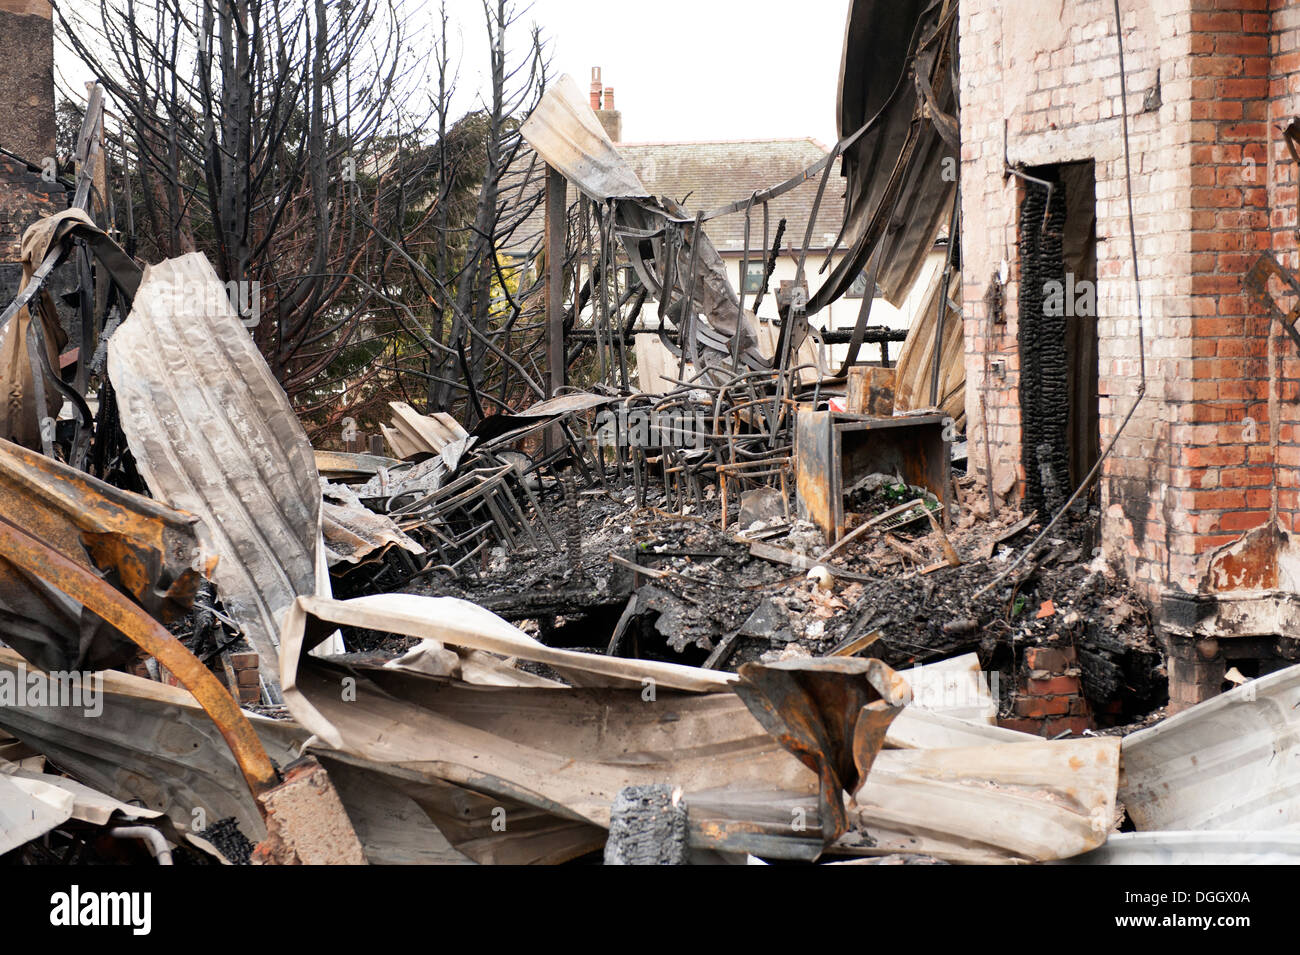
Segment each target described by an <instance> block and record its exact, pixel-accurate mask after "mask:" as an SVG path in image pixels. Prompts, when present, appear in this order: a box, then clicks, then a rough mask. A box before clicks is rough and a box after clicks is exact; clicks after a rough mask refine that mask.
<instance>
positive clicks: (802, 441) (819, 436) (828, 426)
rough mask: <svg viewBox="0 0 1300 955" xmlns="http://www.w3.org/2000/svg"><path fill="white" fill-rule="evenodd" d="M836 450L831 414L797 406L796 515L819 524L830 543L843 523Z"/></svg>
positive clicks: (838, 532)
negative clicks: (797, 502)
mask: <svg viewBox="0 0 1300 955" xmlns="http://www.w3.org/2000/svg"><path fill="white" fill-rule="evenodd" d="M836 450H837V449H836V446H835V424H834V422H833V421H832V420H831V413H830V412H829V411H812V410H810V409H806V408H800V409H799V414H798V417H797V418H796V419H795V441H794V468H795V481H796V489H797V493H798V499H799V516H800V517H802V518H804V519H805V520H809V521H812V522H813V523H814V524H816V525H817V526H818V527H820V528H821V529H822V533H823V534H825V535H826V538H827V540H828V541H830V542H832V543H833V542H834V541H836V540H838V539H839V537H840V534H841V532H842V525H843V523H844V517H843V511H844V503H843V500H842V499H841V498H842V485H841V483H840V480H839V477H838V475H839V470H840V469H839V455H838V454H837V453H836Z"/></svg>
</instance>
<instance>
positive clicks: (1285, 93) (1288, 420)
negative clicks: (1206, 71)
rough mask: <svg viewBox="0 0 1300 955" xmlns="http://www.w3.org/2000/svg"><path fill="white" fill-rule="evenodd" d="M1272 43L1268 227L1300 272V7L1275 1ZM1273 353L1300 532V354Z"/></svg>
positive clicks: (1288, 489)
mask: <svg viewBox="0 0 1300 955" xmlns="http://www.w3.org/2000/svg"><path fill="white" fill-rule="evenodd" d="M1272 8H1273V9H1272V24H1271V26H1272V35H1271V37H1270V41H1269V53H1270V63H1269V90H1268V96H1269V100H1268V117H1267V120H1268V126H1269V141H1270V142H1271V145H1270V146H1269V148H1268V176H1267V182H1268V208H1269V219H1268V224H1267V228H1268V230H1269V232H1270V240H1271V245H1272V248H1273V254H1274V255H1275V256H1276V257H1277V259H1278V261H1279V262H1281V263H1282V265H1284V266H1287V267H1288V268H1292V269H1296V268H1300V256H1298V255H1297V254H1296V248H1297V240H1296V230H1297V229H1298V228H1300V221H1297V218H1296V202H1297V199H1300V196H1297V189H1296V180H1297V171H1296V166H1295V162H1294V160H1292V158H1291V154H1290V152H1289V151H1288V150H1287V148H1286V145H1285V143H1284V142H1283V141H1282V139H1281V137H1280V135H1279V134H1278V132H1277V127H1279V126H1280V127H1286V125H1287V124H1288V123H1290V122H1291V120H1292V119H1294V118H1295V117H1296V116H1297V115H1298V114H1300V5H1296V4H1294V3H1284V2H1282V0H1274V2H1273V4H1272ZM1270 341H1271V350H1270V353H1269V363H1270V372H1271V374H1272V375H1273V376H1275V377H1277V378H1278V379H1279V387H1278V388H1277V389H1275V390H1274V396H1273V398H1272V406H1273V409H1274V414H1273V415H1272V416H1271V420H1274V421H1276V422H1277V425H1276V427H1275V428H1273V429H1271V432H1272V433H1271V435H1270V438H1271V440H1272V441H1273V442H1274V444H1275V446H1276V449H1277V450H1276V458H1275V460H1276V472H1275V480H1276V487H1277V507H1278V512H1279V514H1278V518H1279V523H1280V524H1281V526H1282V527H1283V529H1285V530H1289V531H1294V530H1298V529H1300V500H1298V497H1300V492H1298V491H1297V488H1300V408H1298V407H1297V398H1300V352H1298V351H1297V349H1296V347H1295V345H1294V344H1293V343H1292V342H1291V340H1290V339H1289V338H1287V337H1286V336H1285V335H1282V334H1279V333H1278V331H1277V329H1273V334H1272V337H1271V339H1270Z"/></svg>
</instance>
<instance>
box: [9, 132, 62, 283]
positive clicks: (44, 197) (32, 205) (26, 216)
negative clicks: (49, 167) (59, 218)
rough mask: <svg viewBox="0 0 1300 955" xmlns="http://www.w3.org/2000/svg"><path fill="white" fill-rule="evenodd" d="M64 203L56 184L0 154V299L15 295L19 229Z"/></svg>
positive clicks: (21, 235)
mask: <svg viewBox="0 0 1300 955" xmlns="http://www.w3.org/2000/svg"><path fill="white" fill-rule="evenodd" d="M67 206H68V202H67V193H66V191H65V189H64V187H63V186H62V185H61V184H60V183H57V182H46V181H45V180H44V179H42V178H41V176H40V172H39V170H38V169H36V168H33V167H30V166H28V165H27V164H26V163H22V162H18V161H16V160H13V159H10V158H9V157H8V156H5V155H4V154H3V153H0V302H4V303H6V304H7V303H8V302H9V300H10V299H12V298H13V297H14V296H15V295H17V294H18V280H19V277H20V276H21V274H22V270H21V267H20V266H19V265H18V262H19V261H20V255H19V250H20V246H21V242H22V237H23V231H24V230H25V229H26V228H27V227H28V226H29V225H31V224H32V223H33V222H35V221H37V220H38V219H41V218H44V217H45V216H48V215H53V214H54V213H56V212H58V211H59V210H60V209H66V208H67Z"/></svg>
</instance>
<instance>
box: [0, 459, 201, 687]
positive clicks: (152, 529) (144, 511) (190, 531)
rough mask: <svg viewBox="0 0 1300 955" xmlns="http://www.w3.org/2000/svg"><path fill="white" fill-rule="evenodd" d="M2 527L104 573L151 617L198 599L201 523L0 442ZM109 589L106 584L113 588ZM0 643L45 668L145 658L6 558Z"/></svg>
mask: <svg viewBox="0 0 1300 955" xmlns="http://www.w3.org/2000/svg"><path fill="white" fill-rule="evenodd" d="M0 521H3V522H5V523H7V524H8V525H10V526H11V527H13V528H20V529H22V530H23V531H24V532H25V533H26V534H28V535H30V536H32V537H34V538H38V539H39V540H40V541H42V542H43V543H44V544H45V545H47V546H49V547H50V548H53V549H54V550H55V551H57V552H58V553H59V554H60V555H61V556H63V557H64V558H66V559H67V560H69V561H71V562H73V563H74V564H76V565H77V566H79V567H81V568H83V569H85V570H87V571H92V570H93V571H95V572H96V573H105V574H108V575H110V576H109V577H108V579H109V580H111V581H112V582H113V583H114V584H115V585H116V586H119V587H120V588H121V589H122V590H123V591H124V592H126V593H128V594H130V595H131V597H132V598H134V599H135V600H136V601H138V602H139V603H140V605H141V606H142V607H143V608H144V609H145V610H146V611H147V612H148V613H149V614H151V615H153V616H154V617H156V618H158V619H161V620H164V621H170V620H174V619H176V618H177V617H178V616H180V615H182V614H184V613H185V612H186V611H187V610H188V608H189V606H190V605H191V603H192V602H193V599H194V592H195V590H196V589H197V587H198V584H199V581H200V579H201V572H203V571H210V570H211V569H212V566H213V565H214V564H215V562H216V559H217V558H216V557H215V556H209V557H206V558H205V557H202V556H201V554H200V549H199V537H198V533H197V531H198V528H197V524H198V518H196V517H194V516H193V515H191V514H185V513H182V512H180V511H175V510H173V509H171V508H170V507H167V506H166V505H163V504H160V503H159V502H157V501H154V500H151V499H149V498H147V497H143V496H142V495H139V494H132V493H130V492H128V491H122V490H119V489H118V488H115V487H113V486H112V485H109V484H105V483H104V482H103V481H100V480H97V479H96V478H93V477H91V476H90V475H88V474H86V473H84V472H82V471H77V470H75V469H73V468H70V467H68V466H67V465H65V464H61V463H59V462H58V461H55V460H53V459H51V458H47V457H45V456H44V455H42V454H37V453H36V452H34V451H29V450H28V449H26V448H22V447H19V446H18V445H16V444H11V443H10V442H8V441H3V440H0ZM106 586H107V584H106ZM0 614H2V615H3V619H0V636H2V637H3V638H4V640H5V641H6V642H7V643H9V644H10V645H11V646H13V647H15V648H16V649H19V650H20V651H21V652H22V653H23V655H24V656H25V657H27V659H29V660H31V661H32V662H33V663H34V664H36V665H37V666H40V667H43V668H45V669H47V670H79V669H86V668H89V669H99V668H102V667H107V666H116V665H120V664H121V663H124V662H125V661H127V660H129V659H131V658H133V657H135V656H136V655H137V653H138V650H137V648H136V647H135V646H134V644H133V643H132V642H131V641H129V640H128V639H127V637H126V636H125V635H124V634H122V633H120V632H118V631H116V630H115V629H114V628H113V627H111V626H110V625H108V624H107V623H105V622H103V620H102V619H101V618H98V617H91V618H87V619H85V620H84V621H83V618H82V614H81V608H80V606H79V605H78V604H77V603H76V602H75V601H72V600H71V599H69V597H68V596H67V595H66V594H65V593H64V592H63V591H61V590H60V589H59V588H58V587H57V586H53V585H50V584H48V583H45V582H43V581H42V579H41V578H40V577H39V576H34V575H32V574H31V573H29V572H27V571H24V570H22V569H21V568H19V567H18V566H16V565H14V564H13V563H11V562H9V561H6V560H3V559H0Z"/></svg>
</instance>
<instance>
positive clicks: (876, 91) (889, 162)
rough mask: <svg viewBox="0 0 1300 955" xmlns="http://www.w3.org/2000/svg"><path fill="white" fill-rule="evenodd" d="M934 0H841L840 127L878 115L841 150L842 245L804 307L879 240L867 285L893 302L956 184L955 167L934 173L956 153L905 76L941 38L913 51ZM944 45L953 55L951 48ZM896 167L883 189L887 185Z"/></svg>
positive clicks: (832, 296) (847, 129)
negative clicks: (845, 6)
mask: <svg viewBox="0 0 1300 955" xmlns="http://www.w3.org/2000/svg"><path fill="white" fill-rule="evenodd" d="M955 7H956V4H955V3H954V4H951V5H950V9H955ZM940 9H941V5H940V4H938V3H934V2H933V0H853V3H852V5H851V6H850V8H849V16H848V20H847V22H846V24H845V34H844V51H843V59H842V61H841V64H840V86H839V100H838V107H839V131H840V136H841V137H845V136H849V135H851V134H852V133H854V132H856V131H857V130H858V129H860V128H861V127H862V126H863V125H864V124H865V123H867V122H868V121H869V120H872V119H873V117H876V116H877V115H878V116H879V119H878V120H877V122H876V124H875V126H873V127H872V129H871V130H870V131H868V132H867V133H865V134H864V135H863V136H861V137H860V138H859V139H858V140H857V141H856V142H854V143H853V144H852V145H851V146H850V147H849V148H848V149H847V150H845V154H844V159H843V169H844V176H845V178H846V179H847V189H846V199H847V206H846V208H845V235H846V238H847V241H848V242H849V243H850V249H849V253H848V254H847V255H846V256H845V257H844V258H843V259H842V260H841V261H840V263H839V264H838V265H837V266H836V267H835V269H834V270H833V271H832V272H831V274H830V275H829V276H827V278H826V281H825V282H824V283H823V284H822V286H821V288H819V289H818V290H817V292H816V293H814V294H813V296H812V297H811V298H810V299H809V301H808V313H809V314H810V315H811V314H814V313H815V312H817V311H819V310H820V309H822V308H823V307H825V306H826V305H828V304H829V303H831V302H833V301H835V300H836V299H837V298H839V297H840V296H841V295H843V294H844V293H845V292H846V291H847V290H848V288H849V286H850V285H852V284H853V282H854V280H856V279H857V277H858V275H859V274H860V273H861V272H862V270H863V269H864V268H866V266H867V263H868V260H869V259H870V257H871V253H872V252H874V251H875V250H876V248H877V247H878V246H879V245H881V244H883V247H884V248H883V253H882V254H883V255H884V259H883V260H882V262H881V265H880V273H879V275H877V277H876V284H877V286H879V288H880V290H881V291H882V292H883V293H884V295H885V298H886V299H887V300H888V301H889V302H891V303H892V304H894V305H901V304H902V300H903V298H904V297H905V296H906V295H907V293H908V290H909V289H910V288H911V287H912V283H913V282H914V281H915V279H916V276H917V273H918V272H919V271H920V268H921V265H922V263H923V262H924V261H925V257H926V256H927V255H928V254H929V252H930V249H931V247H932V245H933V243H934V239H935V236H936V235H937V234H938V232H939V230H940V228H941V227H942V225H943V223H944V222H945V221H946V220H947V216H948V213H949V211H950V209H951V206H952V198H953V193H954V190H955V189H956V185H957V184H956V182H955V177H954V176H944V175H943V173H944V160H945V159H952V160H954V161H956V160H957V159H959V157H958V156H957V149H956V146H955V145H954V144H950V143H948V142H946V141H945V140H944V138H943V136H942V135H940V132H939V129H938V127H937V125H936V124H935V123H934V122H932V121H931V120H930V115H932V114H931V113H928V112H924V111H923V110H922V108H921V107H922V104H920V103H919V102H918V100H919V97H918V93H917V89H918V84H917V83H916V82H915V81H914V80H913V67H914V65H915V66H916V69H917V70H918V71H919V72H921V73H923V74H926V75H929V74H930V73H931V70H932V68H933V67H935V63H934V56H933V54H934V53H935V50H936V48H938V47H940V46H942V42H941V41H936V42H935V43H934V44H933V45H932V46H931V48H930V49H929V50H928V51H920V53H919V55H917V56H916V57H915V58H914V57H913V55H912V54H913V53H914V52H916V50H917V46H918V44H919V43H920V42H922V41H923V40H924V39H925V38H926V37H928V36H929V35H930V34H929V32H927V31H933V30H934V28H935V26H936V24H937V17H938V14H939V12H940ZM950 52H951V53H952V55H953V56H955V55H956V50H955V49H953V50H951V51H950ZM934 73H935V79H936V82H935V83H934V90H935V94H936V102H937V105H938V107H939V109H940V110H942V111H943V112H944V113H947V114H955V113H956V110H957V101H956V95H955V92H954V90H953V88H952V84H951V82H949V76H950V74H949V73H948V71H947V70H945V69H943V68H942V64H940V65H939V68H937V69H934ZM896 172H897V174H898V178H897V181H896V189H895V190H893V191H891V190H889V189H888V188H887V187H888V185H889V182H890V180H891V178H893V177H894V174H895V173H896ZM895 193H896V194H897V196H898V198H897V204H896V205H894V201H895V200H894V198H893V196H894V194H895ZM891 206H892V210H891ZM891 213H892V214H891ZM873 224H874V226H875V228H874V229H872V228H871V226H872V225H873ZM878 240H881V241H878Z"/></svg>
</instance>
